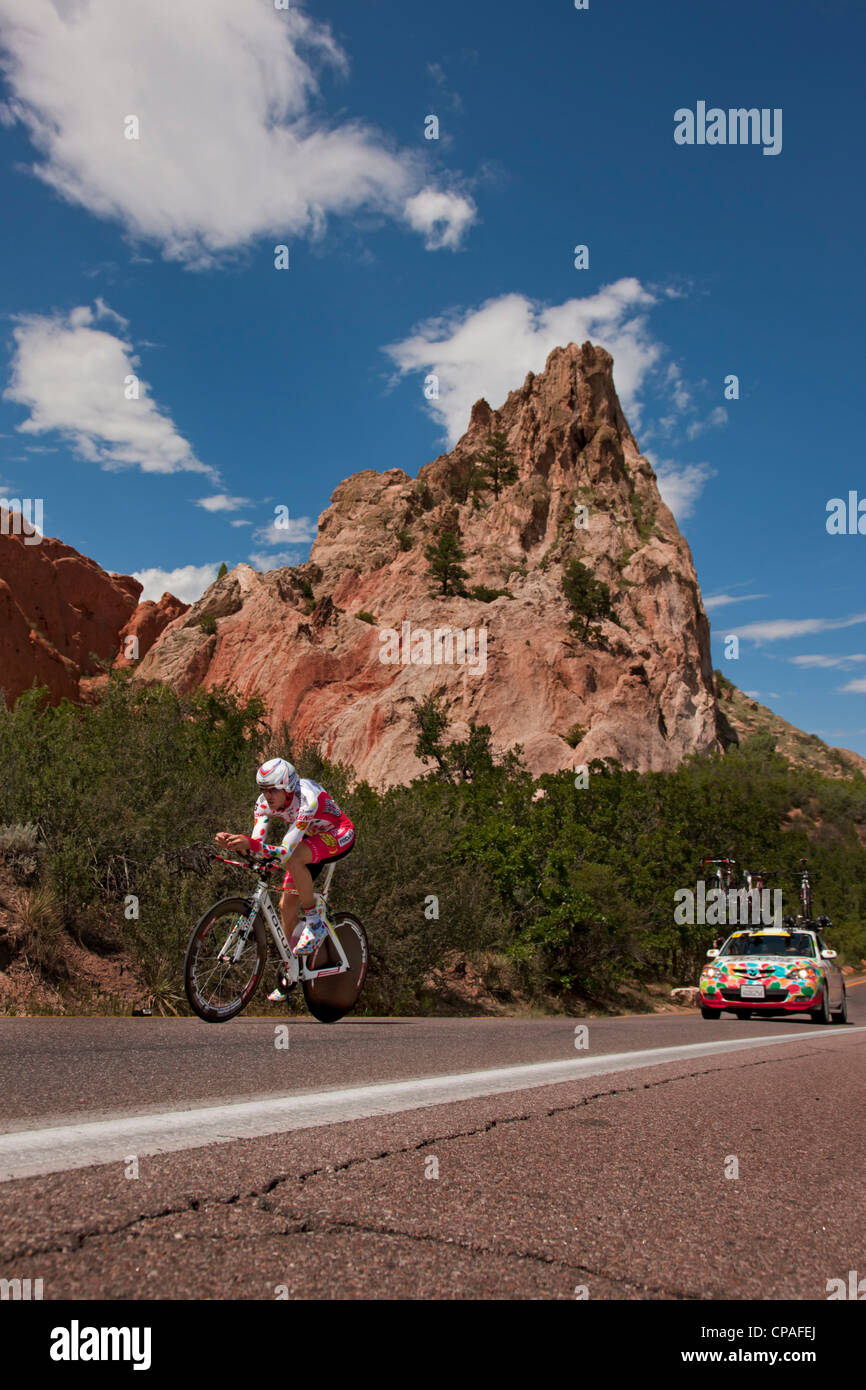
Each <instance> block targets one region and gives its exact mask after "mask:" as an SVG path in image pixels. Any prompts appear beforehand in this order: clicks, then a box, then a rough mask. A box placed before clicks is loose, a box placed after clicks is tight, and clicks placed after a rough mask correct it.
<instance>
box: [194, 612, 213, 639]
mask: <svg viewBox="0 0 866 1390" xmlns="http://www.w3.org/2000/svg"><path fill="white" fill-rule="evenodd" d="M198 625H199V627H200V628H201V630H202V632H205V633H207V635H208V637H211V636H212V635H213V634H214V633H215V632H216V630H217V625H216V618H215V617H214V615H213V613H202V615H201V617H200V618H199V620H198Z"/></svg>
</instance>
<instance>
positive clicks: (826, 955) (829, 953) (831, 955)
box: [821, 951, 836, 960]
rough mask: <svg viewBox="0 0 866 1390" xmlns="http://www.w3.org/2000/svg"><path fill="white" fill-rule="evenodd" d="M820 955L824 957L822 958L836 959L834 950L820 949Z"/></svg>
mask: <svg viewBox="0 0 866 1390" xmlns="http://www.w3.org/2000/svg"><path fill="white" fill-rule="evenodd" d="M821 955H822V956H823V957H824V960H835V959H836V952H835V951H822V952H821Z"/></svg>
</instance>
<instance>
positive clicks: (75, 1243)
mask: <svg viewBox="0 0 866 1390" xmlns="http://www.w3.org/2000/svg"><path fill="white" fill-rule="evenodd" d="M859 1045H860V1046H866V1044H859ZM824 1053H826V1048H821V1049H818V1050H815V1049H812V1050H810V1051H807V1052H801V1053H798V1054H796V1055H795V1056H793V1057H779V1056H775V1057H773V1056H769V1057H760V1058H756V1059H755V1061H753V1062H746V1063H744V1064H743V1066H744V1067H749V1068H751V1067H762V1066H771V1065H773V1064H774V1063H778V1062H797V1061H801V1060H802V1059H803V1058H809V1057H816V1056H821V1055H823V1054H824ZM730 1070H731V1068H730V1067H705V1068H703V1069H700V1070H697V1071H692V1072H684V1073H682V1074H681V1075H679V1076H665V1077H658V1078H656V1079H655V1080H652V1081H643V1082H639V1083H635V1084H633V1085H630V1086H614V1087H612V1088H610V1089H607V1090H603V1091H595V1092H593V1094H592V1095H589V1096H583V1097H582V1098H581V1099H580V1100H578V1101H573V1102H571V1103H570V1104H568V1105H556V1106H552V1107H551V1108H550V1109H548V1110H544V1111H540V1112H539V1113H537V1114H529V1115H507V1116H503V1117H501V1118H498V1119H493V1120H486V1121H485V1122H484V1123H483V1124H481V1125H476V1126H474V1127H473V1128H472V1129H468V1130H457V1131H455V1132H453V1133H447V1134H435V1135H432V1136H429V1137H427V1138H424V1139H422V1140H420V1141H418V1142H417V1143H412V1144H403V1145H400V1146H398V1147H393V1148H389V1149H383V1150H381V1151H380V1152H379V1153H374V1154H366V1155H363V1156H361V1157H357V1158H350V1159H346V1160H344V1161H343V1162H342V1163H336V1164H322V1165H321V1166H319V1167H317V1168H311V1169H310V1170H309V1171H308V1172H304V1173H299V1174H297V1175H292V1174H288V1173H286V1174H281V1175H280V1176H278V1177H275V1178H271V1180H270V1181H269V1182H267V1183H265V1184H264V1186H262V1187H258V1188H254V1189H253V1190H252V1191H250V1192H245V1193H241V1192H234V1193H231V1194H230V1195H229V1196H226V1197H215V1198H212V1199H208V1198H205V1199H202V1198H198V1197H196V1198H188V1199H187V1200H186V1201H185V1202H183V1203H182V1204H180V1205H178V1206H174V1207H163V1208H161V1209H160V1210H159V1211H155V1212H140V1213H139V1214H138V1215H137V1216H135V1217H132V1218H131V1219H130V1220H128V1221H124V1222H120V1223H119V1224H118V1225H116V1226H108V1227H103V1228H100V1227H98V1226H97V1227H93V1228H91V1229H89V1230H84V1231H78V1232H76V1233H74V1234H72V1233H70V1234H69V1236H68V1237H66V1238H65V1239H64V1238H61V1239H59V1240H54V1241H53V1242H52V1243H50V1244H47V1245H33V1244H30V1243H27V1244H26V1245H22V1246H20V1247H19V1248H18V1249H17V1250H13V1251H11V1252H10V1253H8V1254H4V1255H3V1256H2V1260H3V1263H4V1264H7V1265H8V1264H10V1263H11V1262H13V1261H15V1260H20V1259H23V1258H28V1259H29V1258H32V1257H35V1256H37V1255H51V1254H70V1253H71V1254H75V1253H77V1252H78V1251H80V1250H82V1249H83V1248H84V1244H85V1242H86V1241H88V1240H93V1239H99V1238H104V1237H108V1238H109V1239H111V1238H112V1237H114V1236H118V1235H123V1234H124V1233H126V1232H129V1231H131V1230H133V1229H134V1228H135V1227H136V1226H139V1225H141V1224H142V1223H145V1222H151V1221H163V1220H166V1219H167V1218H168V1217H177V1216H183V1215H186V1214H187V1213H189V1212H191V1211H194V1212H198V1211H199V1210H200V1209H201V1207H202V1205H204V1208H205V1210H207V1209H208V1208H209V1207H212V1206H213V1207H221V1206H232V1205H234V1204H235V1203H237V1202H239V1201H241V1200H249V1201H253V1200H255V1199H256V1198H258V1199H259V1202H260V1209H261V1210H265V1211H271V1210H272V1206H271V1205H270V1204H267V1203H266V1202H265V1200H264V1199H265V1198H266V1197H267V1196H268V1195H269V1194H270V1193H272V1192H274V1191H275V1190H276V1189H277V1188H278V1187H280V1186H281V1185H282V1184H284V1183H288V1182H292V1181H294V1182H297V1183H298V1184H299V1185H300V1186H301V1187H303V1185H304V1184H305V1183H306V1182H308V1181H309V1180H310V1179H311V1178H315V1177H318V1176H321V1175H326V1174H331V1175H333V1176H336V1175H337V1174H338V1173H344V1172H347V1171H348V1170H349V1169H350V1168H354V1167H358V1166H361V1165H363V1164H366V1163H376V1162H378V1161H380V1160H381V1159H383V1158H397V1157H399V1156H400V1155H401V1154H407V1153H415V1152H417V1151H418V1150H419V1149H424V1148H429V1147H430V1145H431V1144H446V1143H450V1142H452V1141H453V1140H458V1139H471V1138H474V1137H475V1136H476V1135H481V1134H489V1133H490V1131H491V1130H493V1129H496V1128H497V1127H498V1126H500V1125H509V1124H524V1123H528V1122H531V1121H533V1120H546V1119H551V1118H552V1117H553V1116H554V1115H561V1114H567V1113H568V1112H570V1111H577V1110H580V1109H583V1108H584V1107H586V1106H588V1105H590V1104H591V1103H592V1102H593V1101H596V1100H605V1099H607V1098H608V1097H613V1096H619V1095H628V1094H633V1093H636V1092H639V1091H649V1090H653V1089H655V1088H656V1087H658V1086H669V1085H673V1084H674V1083H676V1082H678V1081H688V1080H691V1079H693V1078H695V1077H698V1076H709V1075H713V1074H715V1073H717V1072H725V1071H730ZM554 1084H556V1083H554ZM560 1084H566V1083H560ZM494 1098H495V1097H491V1099H494ZM485 1099H486V1097H485ZM454 1103H455V1102H443V1104H454ZM335 1123H340V1122H339V1121H335ZM348 1123H356V1122H355V1121H349V1122H348ZM236 1142H247V1141H236ZM155 1156H156V1157H165V1155H155ZM91 1171H92V1170H91ZM298 1220H299V1221H300V1223H301V1224H300V1226H299V1227H298V1229H297V1230H295V1231H288V1232H283V1233H276V1232H275V1233H273V1234H296V1235H297V1234H300V1235H304V1234H311V1235H312V1234H319V1233H320V1232H325V1231H327V1230H329V1229H330V1230H338V1229H352V1230H358V1231H361V1232H366V1233H368V1234H371V1235H384V1236H392V1237H401V1238H403V1239H407V1240H419V1241H430V1242H434V1243H438V1244H442V1245H452V1246H457V1247H460V1248H464V1249H467V1250H469V1251H475V1252H476V1253H479V1254H489V1255H495V1256H498V1257H500V1258H502V1257H504V1258H513V1259H518V1260H536V1261H539V1262H540V1263H543V1264H560V1265H562V1266H563V1268H568V1269H576V1270H579V1271H583V1272H585V1273H588V1274H592V1275H595V1277H597V1278H601V1279H608V1280H609V1281H610V1282H611V1283H614V1284H621V1285H622V1286H623V1287H627V1288H633V1289H638V1290H644V1291H647V1292H654V1293H665V1294H669V1295H670V1296H671V1297H674V1298H680V1299H691V1298H694V1297H695V1295H694V1294H687V1293H684V1292H682V1291H681V1290H674V1289H666V1288H664V1287H663V1286H653V1285H649V1284H636V1283H633V1282H630V1281H629V1280H627V1279H624V1278H623V1277H622V1276H620V1275H613V1274H607V1273H605V1272H604V1271H603V1270H593V1269H590V1268H589V1267H588V1266H584V1265H579V1264H572V1263H570V1262H569V1261H567V1260H558V1259H557V1258H556V1257H555V1256H551V1255H540V1254H537V1253H534V1252H532V1251H520V1250H512V1251H510V1250H498V1249H489V1248H487V1247H483V1246H478V1245H477V1244H473V1243H471V1242H468V1241H459V1240H456V1239H454V1238H453V1237H445V1236H438V1235H418V1234H416V1233H413V1232H411V1231H400V1230H396V1229H391V1228H386V1227H382V1228H380V1227H375V1226H365V1225H364V1224H363V1223H361V1222H353V1221H343V1220H340V1219H338V1218H335V1219H334V1220H333V1221H331V1222H327V1221H326V1222H325V1223H323V1224H321V1225H319V1226H316V1225H313V1224H312V1223H310V1222H309V1220H308V1219H305V1218H304V1217H303V1215H302V1214H299V1215H298ZM241 1238H242V1237H241V1236H238V1237H226V1236H220V1237H200V1236H194V1235H192V1236H186V1235H185V1236H184V1239H186V1240H191V1239H201V1240H204V1239H223V1240H225V1239H232V1240H233V1239H241Z"/></svg>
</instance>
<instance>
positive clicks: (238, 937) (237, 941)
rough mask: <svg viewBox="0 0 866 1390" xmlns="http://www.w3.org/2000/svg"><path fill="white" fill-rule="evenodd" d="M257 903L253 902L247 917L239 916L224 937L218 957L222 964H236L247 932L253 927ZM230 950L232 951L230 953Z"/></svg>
mask: <svg viewBox="0 0 866 1390" xmlns="http://www.w3.org/2000/svg"><path fill="white" fill-rule="evenodd" d="M257 912H258V905H257V904H255V903H254V904H253V908H252V911H251V912H250V913H249V915H248V916H247V917H239V918H238V920H237V921H236V922H235V924H234V926H233V927H232V929H231V931H230V932H229V934H228V936H227V937H226V939H225V943H224V945H223V948H222V950H221V951H220V953H219V959H220V960H221V961H222V962H223V964H224V965H237V963H238V961H239V960H240V958H241V955H242V953H243V949H244V947H245V946H246V944H247V940H248V938H249V934H250V932H251V931H252V929H253V922H254V921H255V920H256V913H257ZM232 951H233V952H234V953H233V954H232Z"/></svg>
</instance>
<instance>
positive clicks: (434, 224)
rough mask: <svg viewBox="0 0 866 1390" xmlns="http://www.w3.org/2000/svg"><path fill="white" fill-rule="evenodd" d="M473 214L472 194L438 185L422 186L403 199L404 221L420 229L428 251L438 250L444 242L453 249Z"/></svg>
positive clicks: (470, 224)
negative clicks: (441, 188)
mask: <svg viewBox="0 0 866 1390" xmlns="http://www.w3.org/2000/svg"><path fill="white" fill-rule="evenodd" d="M475 217H476V208H475V204H474V203H473V201H472V199H471V198H466V197H464V196H463V195H462V194H459V193H443V192H442V191H441V190H440V189H437V188H422V189H421V192H420V193H416V194H415V196H414V198H409V199H408V201H407V203H406V221H407V222H408V223H409V226H410V227H411V228H412V229H413V231H416V232H421V233H422V235H423V237H424V245H425V246H426V247H427V250H428V251H439V250H441V249H442V247H443V246H444V247H447V248H448V250H449V251H456V250H457V247H458V246H459V245H460V242H461V240H462V239H463V235H464V233H465V232H466V231H467V229H468V228H469V227H471V226H472V223H473V222H474V221H475Z"/></svg>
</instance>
